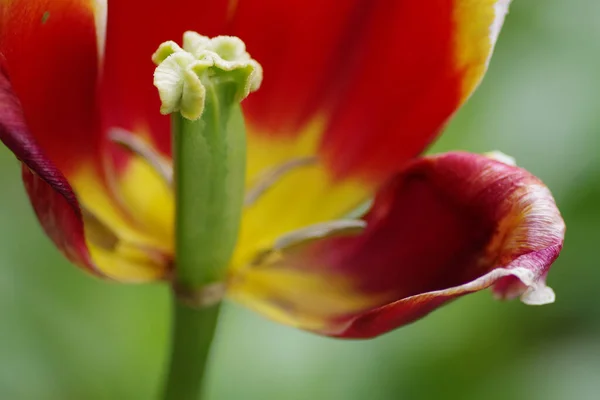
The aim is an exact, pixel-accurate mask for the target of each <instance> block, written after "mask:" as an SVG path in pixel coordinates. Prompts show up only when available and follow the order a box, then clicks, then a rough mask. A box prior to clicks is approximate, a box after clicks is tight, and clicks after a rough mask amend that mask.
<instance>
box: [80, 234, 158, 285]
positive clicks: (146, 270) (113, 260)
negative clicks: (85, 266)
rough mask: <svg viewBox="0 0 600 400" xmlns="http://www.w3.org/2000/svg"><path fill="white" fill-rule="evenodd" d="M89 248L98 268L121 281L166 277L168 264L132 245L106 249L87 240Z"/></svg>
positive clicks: (140, 281)
mask: <svg viewBox="0 0 600 400" xmlns="http://www.w3.org/2000/svg"><path fill="white" fill-rule="evenodd" d="M87 245H88V249H89V251H90V255H91V257H92V260H94V263H95V264H96V265H97V266H98V269H99V270H100V271H101V272H102V273H103V274H104V275H106V276H107V277H109V278H111V279H114V280H116V281H119V282H127V283H143V282H152V281H155V280H158V279H161V278H163V277H164V275H165V273H166V270H167V267H168V266H167V265H166V264H165V263H163V262H161V260H159V259H156V258H153V257H152V256H151V255H150V254H149V253H148V252H146V251H143V250H141V249H139V248H136V247H134V246H131V245H127V244H121V245H119V246H118V247H117V248H115V249H111V250H106V249H103V248H101V247H99V246H96V245H94V244H93V243H90V241H89V240H88V241H87Z"/></svg>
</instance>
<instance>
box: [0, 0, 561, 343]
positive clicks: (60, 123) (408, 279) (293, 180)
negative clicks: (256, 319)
mask: <svg viewBox="0 0 600 400" xmlns="http://www.w3.org/2000/svg"><path fill="white" fill-rule="evenodd" d="M509 2H510V1H509V0H481V1H470V0H435V1H408V0H381V1H367V0H352V1H345V2H319V3H316V2H315V3H314V6H313V4H311V3H310V2H309V1H306V0H303V1H300V0H289V1H275V0H264V1H255V0H239V1H235V0H234V1H201V0H173V1H171V2H168V3H167V2H161V1H158V0H146V1H144V2H141V1H135V0H131V1H108V2H107V1H106V0H104V1H103V0H62V1H60V0H0V67H1V70H0V72H1V73H0V103H1V104H2V108H1V110H0V139H2V141H3V142H4V143H5V144H6V145H7V146H8V147H9V148H10V150H12V152H13V153H14V154H15V155H16V157H17V158H18V159H19V160H20V162H21V163H22V166H23V168H22V174H23V181H24V183H25V188H26V190H27V193H28V195H29V198H30V200H31V203H32V205H33V209H34V210H35V212H36V214H37V216H38V218H39V221H40V223H41V225H42V227H43V228H44V230H45V232H46V233H47V235H48V236H49V237H50V238H51V239H52V240H53V242H54V243H55V244H56V246H57V247H58V248H59V249H60V250H61V251H62V252H63V253H64V254H65V256H66V257H67V258H68V259H69V260H70V261H71V262H73V263H74V264H77V265H79V266H81V267H83V268H85V269H87V270H88V271H90V272H92V273H93V274H95V275H98V276H102V277H105V278H108V279H111V280H115V281H120V282H148V281H156V280H163V281H166V282H176V281H177V279H176V278H174V277H178V276H180V271H178V261H179V256H178V254H177V253H178V251H177V250H176V249H177V245H176V240H175V238H176V236H177V235H176V225H177V224H176V222H175V220H176V219H177V221H179V222H181V221H187V222H186V223H187V224H188V225H189V226H193V225H194V224H196V223H197V221H198V220H197V219H196V218H205V216H203V215H204V214H202V212H203V210H204V208H202V207H203V206H201V204H205V203H203V201H204V200H198V201H199V203H198V206H197V207H195V208H194V203H193V202H191V203H190V202H188V203H187V204H188V205H189V214H187V213H188V211H187V210H188V208H186V211H185V212H186V215H185V216H181V215H179V214H178V212H179V211H178V210H177V208H178V207H179V204H180V203H178V200H177V197H178V195H177V194H176V192H177V193H179V192H178V190H179V189H177V190H174V188H173V187H174V184H173V179H174V178H173V175H174V171H173V164H174V163H175V164H176V163H177V159H176V158H177V157H175V160H173V154H174V152H175V150H174V149H172V145H171V140H172V126H171V125H170V119H169V117H166V116H165V115H162V114H161V112H160V111H161V104H162V111H163V113H166V112H167V113H168V112H172V113H173V115H180V114H181V115H183V116H184V117H185V116H186V113H189V114H192V115H195V116H197V114H202V109H201V108H198V107H197V104H195V103H189V104H191V106H190V107H186V106H185V105H183V106H182V105H181V104H174V103H173V104H171V103H169V102H167V103H165V98H166V97H168V96H170V94H164V93H162V92H161V93H160V95H159V93H158V92H157V89H156V87H154V86H153V76H154V73H155V68H156V65H155V64H153V63H152V60H151V56H152V54H154V53H155V51H156V49H157V48H159V45H160V44H161V43H163V42H165V41H167V40H175V41H178V40H180V38H181V37H182V35H183V34H184V32H186V31H196V32H199V33H200V34H202V35H206V36H208V37H214V36H218V35H231V36H236V37H238V38H240V39H241V40H243V43H244V44H245V49H243V48H239V49H237V50H236V51H238V50H239V51H241V53H239V54H243V55H245V54H247V53H245V51H246V50H247V52H248V53H249V54H251V55H252V57H253V59H255V60H257V61H258V62H259V63H260V65H261V66H262V70H263V71H264V81H263V82H262V86H261V88H260V90H258V91H257V92H256V93H254V94H252V95H250V96H249V97H248V99H246V100H244V101H243V103H242V108H243V112H244V117H245V124H246V129H247V135H246V138H245V140H246V141H247V144H246V143H244V141H243V140H242V139H240V141H239V142H236V143H238V145H237V146H238V148H236V147H235V145H233V144H230V146H232V147H228V148H227V149H228V151H231V152H232V153H231V154H237V153H236V152H237V151H241V153H240V155H239V158H235V157H233V160H234V161H235V160H243V157H244V155H245V157H246V159H247V161H246V162H245V163H243V164H244V165H243V167H244V169H245V172H244V176H243V177H242V180H243V185H242V186H243V193H242V194H243V199H242V202H237V200H236V201H233V202H229V200H228V199H227V198H226V197H224V198H223V199H224V200H223V201H224V202H225V203H226V204H227V205H226V206H223V207H221V209H222V210H221V211H222V213H220V214H219V215H222V216H224V218H225V217H227V218H229V217H231V216H233V217H231V218H233V219H239V220H240V225H239V232H238V230H237V225H236V228H235V229H233V228H232V229H220V228H219V226H220V222H219V221H220V220H217V219H215V220H214V221H212V222H210V223H209V222H206V221H205V222H206V223H204V222H203V224H204V225H202V226H203V227H210V226H214V227H215V231H214V232H212V233H211V231H209V230H208V231H207V230H205V231H204V232H203V233H202V234H203V235H204V236H202V237H204V238H205V239H206V240H207V241H209V242H210V243H211V246H207V245H206V243H204V242H203V243H204V244H203V243H198V246H199V249H200V248H202V252H203V254H202V255H201V256H202V257H204V258H203V260H204V261H203V263H204V262H206V263H208V261H210V259H211V254H212V253H210V252H212V251H215V252H221V253H219V254H226V255H227V256H226V259H225V260H221V259H220V258H219V262H218V264H219V265H221V264H225V266H226V267H227V268H226V269H224V268H220V269H215V270H214V271H212V272H211V274H210V277H209V278H210V279H208V280H205V281H203V283H204V284H206V285H205V286H206V287H210V288H212V291H211V293H212V295H211V296H212V297H214V299H213V298H211V299H209V300H206V293H207V292H206V291H205V292H202V296H200V297H201V298H202V299H201V300H202V301H208V303H211V304H212V303H213V300H214V301H219V300H220V298H221V295H222V292H225V294H226V295H228V296H229V297H230V298H231V299H234V300H236V301H239V302H241V303H242V304H244V305H247V306H248V307H250V308H251V309H254V310H256V311H258V312H260V313H262V314H264V315H266V316H267V317H269V318H271V319H274V320H276V321H279V322H281V323H284V324H288V325H291V326H294V327H297V328H300V329H304V330H308V331H311V332H315V333H318V334H322V335H327V336H333V337H341V338H370V337H374V336H378V335H381V334H383V333H385V332H388V331H390V330H393V329H395V328H398V327H400V326H403V325H405V324H407V323H410V322H413V321H415V320H417V319H419V318H421V317H423V316H425V315H426V314H428V313H429V312H431V311H432V310H434V309H436V308H438V307H439V306H441V305H443V304H444V303H447V302H448V301H450V300H452V299H455V298H457V297H459V296H462V295H465V294H468V293H472V292H476V291H479V290H482V289H485V288H490V287H491V288H492V290H493V293H494V294H495V295H496V296H497V297H498V298H501V299H507V298H514V297H519V296H520V297H521V299H522V301H524V302H525V303H527V304H544V303H548V302H551V301H553V299H554V293H553V292H552V290H551V289H550V288H548V287H547V286H546V284H545V280H546V275H547V273H548V271H549V268H550V266H551V264H552V263H553V262H554V260H555V259H556V257H557V256H558V255H559V252H560V250H561V248H562V244H563V236H564V223H563V221H562V218H561V216H560V213H559V211H558V209H557V207H556V205H555V202H554V200H553V198H552V195H551V193H550V191H549V190H548V189H547V188H546V187H545V186H544V184H543V183H542V182H541V181H540V180H539V179H537V178H536V177H534V176H533V175H531V174H530V173H528V172H527V171H525V170H523V169H521V168H519V167H517V166H516V165H514V163H513V162H512V160H510V158H508V157H506V156H501V155H498V154H484V155H477V154H471V153H465V152H452V153H446V154H439V155H431V156H420V154H421V153H422V152H423V151H424V149H425V148H426V147H427V146H428V145H429V144H430V143H431V142H432V140H434V139H435V137H436V136H437V134H438V133H439V132H440V131H441V130H442V129H443V128H444V126H445V124H446V123H447V121H448V120H449V118H450V117H452V115H453V114H454V113H455V112H456V110H457V109H458V108H459V107H460V106H461V105H462V104H463V103H464V102H465V101H466V100H467V99H468V97H469V96H470V94H471V93H472V92H473V90H475V88H476V86H477V85H478V83H479V82H480V80H481V78H482V77H483V75H484V73H485V71H486V68H487V65H488V62H489V60H490V56H491V53H492V51H493V48H494V45H495V42H496V39H497V37H498V34H499V31H500V28H501V25H502V23H503V20H504V17H505V14H506V13H507V11H508V6H509ZM107 3H108V4H107ZM236 43H237V42H236ZM240 49H241V50H240ZM173 51H175V50H173ZM177 51H179V50H177ZM236 54H237V53H236ZM168 55H171V53H168V54H167V56H168ZM244 57H245V56H244ZM223 58H224V59H226V57H225V56H223ZM164 60H165V57H163V58H161V59H160V60H158V64H160V63H161V62H164ZM155 61H156V60H155ZM159 68H161V67H160V66H159ZM157 74H158V72H157ZM159 89H160V88H159ZM163 95H164V96H163ZM165 96H166V97H165ZM161 100H162V102H161ZM189 148H191V147H186V149H189ZM185 151H188V150H185ZM190 151H193V150H190ZM230 159H231V157H230ZM238 164H240V165H241V162H237V164H236V165H238ZM207 168H208V167H207ZM236 168H237V167H236ZM178 171H179V172H178ZM207 171H209V172H207ZM210 171H212V170H201V169H193V170H190V169H189V168H188V169H185V170H178V169H177V166H176V168H175V175H177V174H178V173H180V174H184V173H185V174H197V177H198V180H204V179H213V178H214V177H211V176H210ZM190 180H193V176H192V177H191V178H190ZM200 197H202V195H200ZM225 203H224V204H225ZM238 203H239V204H238ZM242 203H243V204H242ZM236 204H237V205H236ZM186 207H187V206H186ZM225 208H227V209H225ZM196 215H197V217H196ZM238 215H239V216H240V218H237V217H236V216H238ZM180 217H181V218H180ZM206 218H207V217H206ZM208 219H210V218H208ZM208 219H207V221H208ZM182 223H183V222H182ZM198 224H199V223H198ZM210 224H213V225H210ZM213 233H214V235H213ZM229 247H231V249H230V250H229ZM224 248H227V249H225V250H223V249H224ZM187 251H188V252H189V251H190V249H188V250H187ZM198 252H200V250H198ZM207 252H209V253H210V254H209V253H207ZM215 257H216V256H215ZM217 258H218V257H217ZM212 259H215V258H214V257H213V258H212ZM207 260H208V261H207ZM198 268H200V267H198ZM188 289H189V288H188ZM186 290H187V289H186ZM184 292H185V290H184ZM187 294H188V295H189V293H187ZM185 295H186V294H184V295H182V297H185ZM191 297H192V299H191V300H190V299H188V300H190V302H194V301H196V300H198V299H197V296H196V297H194V294H192V295H191ZM209 297H210V296H209ZM202 301H201V303H202Z"/></svg>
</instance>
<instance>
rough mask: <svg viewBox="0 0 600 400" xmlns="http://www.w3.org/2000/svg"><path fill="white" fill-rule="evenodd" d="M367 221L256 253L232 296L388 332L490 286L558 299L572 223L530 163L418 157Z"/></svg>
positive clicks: (363, 334)
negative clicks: (549, 280)
mask: <svg viewBox="0 0 600 400" xmlns="http://www.w3.org/2000/svg"><path fill="white" fill-rule="evenodd" d="M363 220H364V221H365V222H366V228H365V229H364V230H362V231H357V230H353V231H348V230H344V231H339V230H337V231H335V232H334V233H333V234H332V235H329V236H328V237H326V238H322V234H315V235H314V236H313V237H310V235H309V236H307V235H306V232H304V233H303V235H302V236H301V237H302V238H303V239H302V240H301V241H295V242H293V243H289V244H288V245H287V246H285V247H283V248H282V247H281V246H279V247H277V246H275V247H274V248H272V249H270V250H267V251H265V252H263V253H261V254H259V255H258V256H257V257H256V258H255V260H254V262H252V263H250V264H248V265H246V266H245V267H244V268H240V269H239V270H238V271H237V273H236V275H234V276H232V280H231V282H232V283H231V285H232V293H233V296H234V297H235V298H237V299H238V300H240V301H242V302H245V303H246V304H248V305H249V306H251V307H254V308H255V309H257V310H258V311H262V312H264V313H266V314H267V315H269V316H271V317H272V318H274V319H277V320H279V321H281V322H284V323H288V324H291V325H294V326H297V327H300V328H303V329H307V330H311V331H315V332H318V333H321V334H325V335H329V336H336V337H345V338H367V337H373V336H377V335H380V334H382V333H385V332H387V331H389V330H392V329H394V328H397V327H399V326H402V325H405V324H407V323H410V322H413V321H415V320H417V319H419V318H421V317H423V316H425V315H426V314H428V313H429V312H431V311H432V310H434V309H435V308H437V307H439V306H440V305H442V304H444V303H446V302H447V301H449V300H451V299H454V298H456V297H459V296H462V295H464V294H467V293H472V292H475V291H479V290H482V289H484V288H487V287H490V286H492V287H493V290H494V292H495V294H496V296H497V297H500V298H512V297H515V296H521V299H522V301H523V302H525V303H527V304H544V303H548V302H551V301H553V300H554V293H553V292H552V290H551V289H550V288H548V287H547V286H546V284H545V279H546V275H547V273H548V270H549V268H550V266H551V264H552V263H553V262H554V260H555V259H556V257H558V254H559V252H560V250H561V248H562V244H563V237H564V230H565V227H564V223H563V220H562V218H561V216H560V213H559V211H558V209H557V208H556V204H555V202H554V199H553V198H552V195H551V194H550V192H549V190H548V189H547V188H546V187H545V186H544V185H543V184H542V183H541V182H540V181H539V180H538V179H537V178H536V177H534V176H533V175H531V174H529V173H528V172H527V171H525V170H523V169H520V168H518V167H515V166H512V165H508V164H505V163H503V162H501V161H497V160H494V159H492V158H489V157H486V156H482V155H474V154H468V153H446V154H442V155H438V156H432V157H426V158H421V159H418V160H416V161H414V162H413V163H411V164H410V165H409V166H407V168H405V169H404V171H403V172H402V173H400V174H398V175H396V176H395V177H393V178H392V179H391V180H389V181H388V182H387V183H386V184H385V185H384V186H383V187H382V189H381V190H380V191H379V193H378V194H377V197H376V199H375V201H374V204H373V206H372V207H371V210H370V211H369V212H368V214H367V215H365V216H364V218H363ZM315 232H317V233H319V232H323V229H321V228H319V229H317V230H315ZM292 237H294V236H292ZM286 243H287V242H286Z"/></svg>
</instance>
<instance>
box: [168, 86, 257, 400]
mask: <svg viewBox="0 0 600 400" xmlns="http://www.w3.org/2000/svg"><path fill="white" fill-rule="evenodd" d="M236 90H237V86H236V83H235V82H220V83H219V84H218V85H216V84H215V85H213V84H208V85H206V102H205V107H204V110H203V113H202V117H201V118H200V119H199V120H197V121H191V120H188V119H186V118H184V117H182V116H181V114H180V113H173V114H172V124H173V127H172V132H173V159H174V178H175V179H174V182H175V198H176V215H175V223H176V230H175V236H176V240H175V264H176V267H175V271H176V276H175V282H174V291H173V293H174V300H173V302H174V306H173V307H174V313H173V332H172V335H173V336H172V355H171V357H172V358H171V363H170V367H169V368H170V370H169V373H168V376H167V379H168V380H167V383H166V391H165V399H168V400H188V399H189V400H194V399H200V398H202V384H203V382H204V375H205V372H206V370H207V362H208V359H209V353H210V347H211V343H212V340H213V337H214V333H215V329H216V326H217V320H218V316H219V303H220V295H219V291H218V290H217V296H216V297H215V295H214V290H211V288H214V287H215V285H216V286H217V287H218V286H219V285H220V284H222V283H223V282H224V280H225V273H226V269H227V266H228V264H229V261H230V259H231V256H232V254H233V251H234V248H235V244H236V242H237V237H238V231H239V225H240V219H241V213H242V207H243V201H244V179H245V168H246V144H245V128H244V120H243V116H242V112H241V108H240V105H239V100H237V98H236ZM211 293H212V294H211ZM190 303H194V304H192V306H190Z"/></svg>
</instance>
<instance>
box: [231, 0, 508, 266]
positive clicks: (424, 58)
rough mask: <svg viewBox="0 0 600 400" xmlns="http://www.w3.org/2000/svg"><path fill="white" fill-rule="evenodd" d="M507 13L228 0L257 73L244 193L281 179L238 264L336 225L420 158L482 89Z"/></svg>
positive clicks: (262, 206)
mask: <svg viewBox="0 0 600 400" xmlns="http://www.w3.org/2000/svg"><path fill="white" fill-rule="evenodd" d="M507 8H508V1H507V0H484V1H473V0H431V1H420V2H419V1H411V0H382V1H370V0H351V1H345V2H325V3H322V2H321V3H319V6H318V7H316V6H315V7H311V6H310V5H309V4H307V2H306V1H305V0H290V1H286V2H282V1H277V0H267V1H261V2H253V1H250V0H240V1H238V2H237V8H236V11H235V13H234V14H233V16H232V19H231V22H230V24H231V26H230V30H231V32H232V33H233V34H235V35H236V36H239V37H241V38H242V39H243V40H244V41H245V43H246V44H247V47H248V50H249V52H250V53H251V54H252V56H253V57H254V58H255V59H257V60H258V61H259V62H260V63H261V64H262V66H263V69H264V73H265V78H264V81H263V84H262V86H261V89H260V90H259V91H258V92H257V93H255V94H253V95H252V96H250V97H249V98H248V99H247V100H246V101H245V102H244V104H243V105H244V110H245V112H246V116H247V122H248V128H249V139H248V160H249V161H248V163H249V164H248V176H247V178H248V188H249V190H250V191H252V190H253V189H254V188H255V187H261V186H263V183H264V181H265V180H266V181H269V178H271V177H272V176H273V174H274V173H277V172H278V173H279V174H278V179H277V180H276V181H274V180H273V183H271V182H270V183H271V184H270V185H269V188H268V190H265V191H264V192H263V193H262V195H261V196H260V198H258V200H256V201H252V202H251V204H250V206H249V207H248V209H247V210H246V212H245V215H244V223H243V227H242V235H241V239H240V249H239V251H238V253H237V255H236V257H237V258H236V259H237V261H238V262H237V263H243V262H244V261H247V260H248V259H249V258H250V257H251V256H252V254H254V252H256V251H257V249H258V248H261V247H266V246H269V245H270V244H272V243H273V241H274V240H276V238H277V237H278V236H280V235H282V234H284V233H285V232H287V231H290V230H294V229H298V228H301V227H302V226H305V225H307V224H312V223H319V222H324V221H327V220H331V219H335V218H340V217H341V216H343V215H344V214H345V213H348V212H350V211H351V210H353V209H354V208H356V207H357V206H359V205H360V204H362V202H364V201H365V200H366V199H367V198H369V197H370V196H371V195H372V193H373V192H374V190H375V189H376V188H377V187H378V186H379V185H380V184H381V183H382V182H384V181H385V180H386V179H387V178H389V176H390V175H391V174H393V173H395V172H397V171H398V170H400V169H401V168H402V167H403V165H404V164H405V163H406V162H408V161H409V160H410V159H411V158H413V157H415V156H417V155H418V154H419V153H421V152H422V151H423V150H424V149H425V147H426V146H427V145H428V144H429V143H430V142H431V141H432V140H433V139H434V138H435V137H436V135H437V134H438V133H439V132H440V130H441V129H442V128H443V127H444V125H445V123H446V122H447V120H448V119H449V118H450V117H451V116H452V115H453V113H454V112H455V111H456V110H457V109H458V108H459V107H460V105H461V104H462V103H464V101H465V100H466V99H467V98H468V97H469V95H470V94H471V93H472V91H473V90H474V89H475V87H476V86H477V84H478V83H479V81H480V80H481V78H482V76H483V74H484V72H485V70H486V67H487V63H488V60H489V58H490V55H491V53H492V50H493V47H494V44H495V41H496V38H497V36H498V32H499V29H500V27H501V25H502V22H503V20H504V16H505V14H506V12H507ZM257 26H260V29H256V27H257ZM290 165H291V166H293V167H289V166H290ZM282 171H283V172H282ZM265 177H267V178H265ZM252 200H254V199H252Z"/></svg>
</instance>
